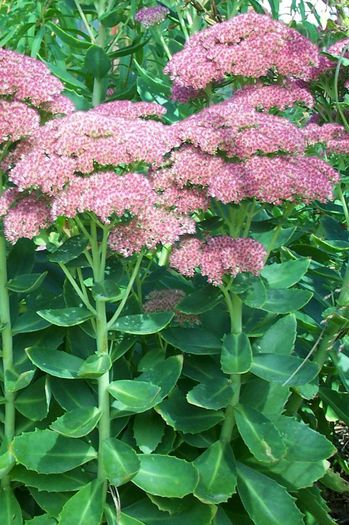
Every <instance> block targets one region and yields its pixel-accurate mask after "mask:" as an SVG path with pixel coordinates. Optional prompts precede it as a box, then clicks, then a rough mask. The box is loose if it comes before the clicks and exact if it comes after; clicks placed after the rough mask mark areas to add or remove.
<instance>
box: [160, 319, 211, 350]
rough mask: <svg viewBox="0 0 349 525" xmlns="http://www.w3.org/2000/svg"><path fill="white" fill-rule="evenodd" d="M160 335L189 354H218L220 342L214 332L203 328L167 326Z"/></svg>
mask: <svg viewBox="0 0 349 525" xmlns="http://www.w3.org/2000/svg"><path fill="white" fill-rule="evenodd" d="M161 337H163V339H165V341H166V342H167V343H168V344H170V345H172V346H174V347H175V348H179V350H182V352H186V353H189V354H199V355H212V354H219V353H220V349H221V342H220V340H219V338H218V337H217V336H216V334H214V333H213V332H209V331H208V330H205V329H204V328H197V327H192V328H189V327H188V328H184V327H180V326H178V327H176V328H168V329H167V330H164V332H163V333H162V334H161Z"/></svg>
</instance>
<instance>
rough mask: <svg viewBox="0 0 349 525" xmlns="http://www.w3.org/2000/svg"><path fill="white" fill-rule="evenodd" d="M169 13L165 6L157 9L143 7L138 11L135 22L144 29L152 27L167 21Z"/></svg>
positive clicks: (158, 6) (156, 7) (159, 6)
mask: <svg viewBox="0 0 349 525" xmlns="http://www.w3.org/2000/svg"><path fill="white" fill-rule="evenodd" d="M169 12H170V11H169V9H167V7H165V6H163V5H157V6H155V7H143V8H142V9H140V10H139V11H137V13H136V15H135V20H136V22H139V23H140V24H141V25H142V26H144V27H151V26H154V25H156V24H160V23H161V22H162V21H163V20H165V18H166V17H167V15H168V14H169Z"/></svg>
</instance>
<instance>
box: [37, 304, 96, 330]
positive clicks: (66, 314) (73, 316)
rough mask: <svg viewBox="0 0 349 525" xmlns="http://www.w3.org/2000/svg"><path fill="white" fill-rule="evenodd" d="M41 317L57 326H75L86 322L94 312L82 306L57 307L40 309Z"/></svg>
mask: <svg viewBox="0 0 349 525" xmlns="http://www.w3.org/2000/svg"><path fill="white" fill-rule="evenodd" d="M37 314H38V315H40V317H42V318H43V319H45V321H47V322H48V323H50V324H54V325H56V326H75V325H77V324H81V323H84V322H85V321H87V320H88V319H91V317H93V313H92V312H90V311H89V310H87V309H86V308H82V307H80V306H77V307H75V306H73V307H70V308H56V309H49V310H39V311H38V312H37Z"/></svg>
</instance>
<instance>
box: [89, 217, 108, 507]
mask: <svg viewBox="0 0 349 525" xmlns="http://www.w3.org/2000/svg"><path fill="white" fill-rule="evenodd" d="M91 241H92V242H91V248H92V259H93V278H94V282H95V283H100V282H101V281H103V279H104V274H105V260H106V256H105V253H106V251H107V237H106V236H103V241H102V244H101V247H100V249H99V246H98V240H97V228H96V224H95V223H94V222H93V223H92V224H91ZM96 346H97V352H98V353H99V354H107V353H108V350H109V349H108V326H107V313H106V303H105V301H99V300H96ZM108 387H109V371H107V372H105V373H104V374H103V375H102V376H101V377H99V378H98V408H99V410H100V411H101V419H100V420H99V425H98V432H99V453H98V474H97V475H98V478H99V479H100V480H102V481H106V480H105V477H104V472H103V467H102V462H101V450H102V446H103V442H104V441H105V439H107V438H108V437H109V436H110V403H109V392H108ZM106 490H107V485H106V484H105V498H106V495H107V492H106Z"/></svg>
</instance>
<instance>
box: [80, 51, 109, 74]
mask: <svg viewBox="0 0 349 525" xmlns="http://www.w3.org/2000/svg"><path fill="white" fill-rule="evenodd" d="M84 66H85V70H86V71H87V72H88V73H90V74H91V75H93V76H94V77H95V78H103V77H104V76H105V75H106V74H107V73H108V71H109V69H110V68H111V60H110V58H109V57H108V55H107V53H106V52H105V50H104V49H103V48H102V47H99V46H96V45H92V46H91V47H90V48H89V49H88V51H87V53H86V56H85V62H84Z"/></svg>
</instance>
